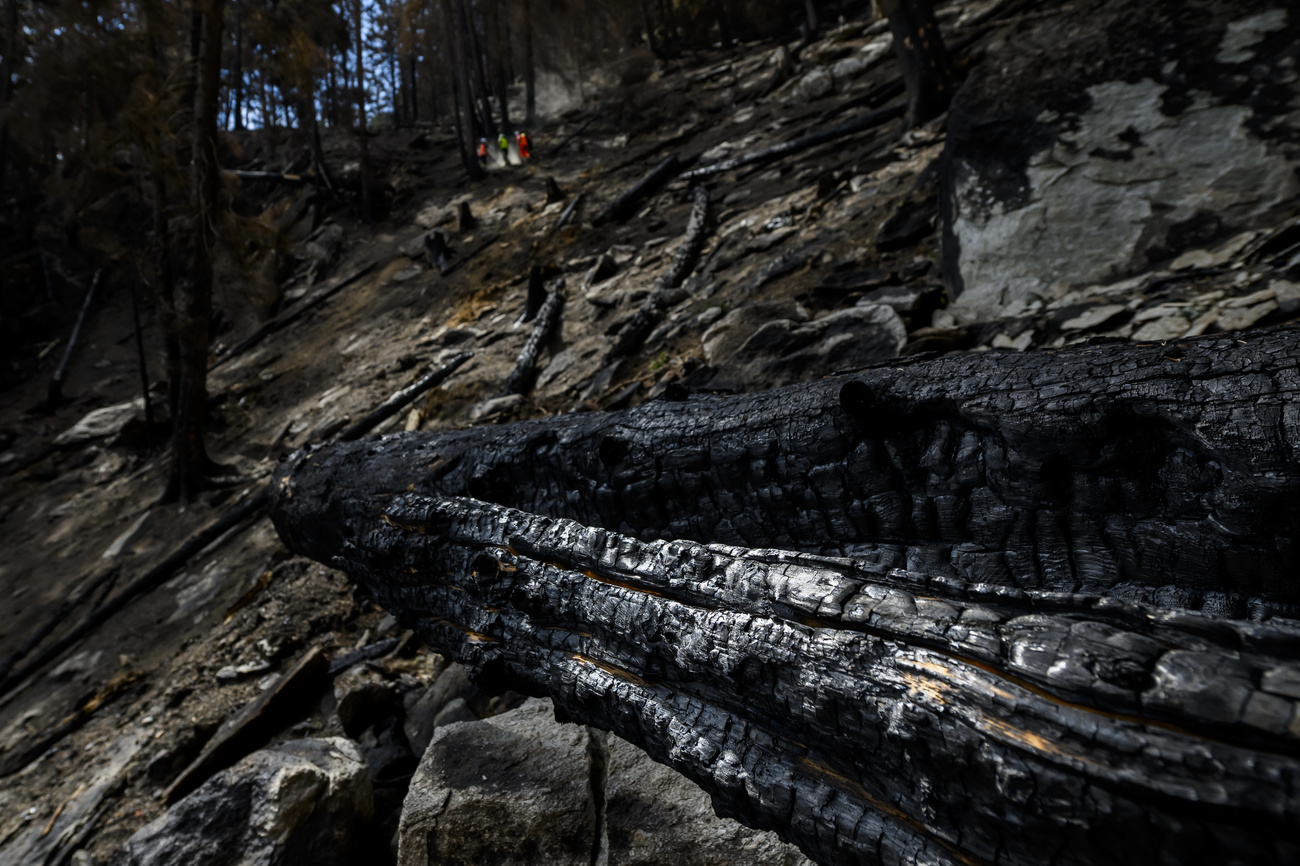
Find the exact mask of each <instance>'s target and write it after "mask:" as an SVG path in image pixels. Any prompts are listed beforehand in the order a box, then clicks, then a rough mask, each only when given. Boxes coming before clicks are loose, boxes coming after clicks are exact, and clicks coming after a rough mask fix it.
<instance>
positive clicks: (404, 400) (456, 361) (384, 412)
mask: <svg viewBox="0 0 1300 866" xmlns="http://www.w3.org/2000/svg"><path fill="white" fill-rule="evenodd" d="M473 357H474V353H473V352H460V353H459V354H456V355H453V356H452V357H451V359H449V360H448V361H447V362H446V363H444V364H442V365H441V366H439V367H438V369H436V370H433V371H431V372H429V373H427V374H426V375H424V376H421V377H420V378H419V379H418V380H416V381H415V382H414V383H412V384H411V385H408V386H407V387H405V388H403V389H402V390H400V391H398V392H397V393H396V394H394V395H393V396H391V397H389V398H388V399H387V400H385V401H384V402H383V403H380V404H379V405H378V406H376V407H375V408H374V409H373V410H372V411H371V412H369V413H367V414H366V416H365V417H364V418H362V419H361V420H360V421H358V422H357V423H355V424H353V425H352V426H351V427H349V428H347V429H346V430H344V431H343V432H342V433H340V434H339V436H338V438H339V441H340V442H351V441H352V440H354V439H360V438H361V437H362V436H364V435H366V434H367V433H369V432H370V431H371V430H373V429H375V428H376V427H378V426H379V425H380V424H382V423H384V422H385V421H387V420H388V419H389V418H391V417H393V416H394V415H396V414H397V413H398V412H400V411H402V409H403V408H404V407H405V406H407V405H409V404H410V403H411V402H412V401H414V400H415V399H416V398H417V397H419V396H420V395H421V394H423V393H425V392H426V391H430V390H432V389H434V388H436V387H438V386H439V385H441V384H442V383H443V382H445V381H447V378H448V377H449V376H451V374H452V373H455V372H456V370H457V369H459V368H460V365H461V364H464V363H465V362H466V361H468V360H469V359H470V358H473Z"/></svg>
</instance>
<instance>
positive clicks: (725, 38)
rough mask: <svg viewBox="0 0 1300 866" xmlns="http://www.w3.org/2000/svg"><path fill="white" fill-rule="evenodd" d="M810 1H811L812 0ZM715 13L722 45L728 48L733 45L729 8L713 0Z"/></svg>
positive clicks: (719, 0) (717, 0) (810, 0)
mask: <svg viewBox="0 0 1300 866" xmlns="http://www.w3.org/2000/svg"><path fill="white" fill-rule="evenodd" d="M808 2H809V3H811V2H812V0H808ZM713 14H714V15H716V16H717V18H718V38H719V39H721V40H722V47H723V48H727V47H729V46H730V45H731V22H729V21H728V20H727V10H726V7H725V6H723V3H722V0H713Z"/></svg>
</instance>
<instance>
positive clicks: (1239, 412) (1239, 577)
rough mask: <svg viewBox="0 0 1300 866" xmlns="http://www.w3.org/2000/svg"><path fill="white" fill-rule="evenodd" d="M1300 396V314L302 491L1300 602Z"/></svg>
mask: <svg viewBox="0 0 1300 866" xmlns="http://www.w3.org/2000/svg"><path fill="white" fill-rule="evenodd" d="M1298 395H1300V331H1297V330H1294V329H1278V330H1269V331H1260V332H1256V333H1254V334H1252V335H1251V336H1250V338H1249V339H1247V340H1246V341H1245V343H1241V342H1238V341H1237V340H1236V339H1234V338H1232V337H1228V336H1223V337H1215V338H1200V339H1195V340H1188V341H1186V342H1185V343H1181V344H1180V345H1179V347H1167V346H1161V345H1124V344H1120V345H1103V346H1090V347H1086V348H1077V349H1070V350H1063V351H1060V352H1054V353H1046V352H1044V353H1034V354H1027V355H1006V354H1002V353H989V354H973V355H958V356H952V357H947V358H940V359H935V360H930V361H912V362H907V361H898V362H890V364H889V365H888V366H886V367H881V368H876V369H871V370H868V371H865V372H862V373H858V374H854V375H849V376H840V377H830V378H827V379H823V380H819V381H817V382H812V383H808V384H805V385H800V386H792V387H790V388H784V389H780V390H777V391H771V392H767V393H762V394H755V395H744V396H734V397H726V398H720V397H711V396H694V397H692V398H691V399H689V400H685V401H676V402H674V401H663V402H653V403H648V404H645V405H643V406H640V407H638V408H636V409H632V410H629V411H626V412H622V413H611V414H601V413H582V414H576V415H565V416H560V417H556V418H548V419H544V420H539V421H532V422H526V423H523V424H520V425H515V426H513V427H510V428H502V427H492V428H487V429H477V428H471V429H468V430H463V431H458V432H454V433H442V434H413V435H412V436H410V437H407V438H402V439H392V440H386V441H385V443H383V444H382V446H375V448H374V449H373V453H371V451H368V450H367V449H361V448H358V449H356V450H351V449H350V448H348V447H345V446H338V447H333V448H331V449H329V450H326V451H318V452H315V454H314V456H313V459H312V462H311V469H310V471H306V468H304V469H303V470H302V471H301V472H300V473H299V476H300V477H298V478H296V480H295V484H298V485H301V497H300V499H301V500H302V501H303V502H313V501H316V500H321V501H323V500H326V499H332V498H333V497H334V494H332V493H331V491H336V492H337V495H338V496H342V497H345V498H347V497H353V496H357V497H362V498H364V497H365V496H369V495H370V494H369V493H366V492H365V491H379V490H404V489H406V488H407V485H408V484H414V485H415V487H414V490H415V492H419V493H425V494H428V495H431V496H434V495H436V496H466V495H469V496H474V497H476V498H479V499H483V500H487V501H492V502H497V503H500V504H504V505H509V506H511V507H516V508H520V509H522V510H525V511H530V512H537V513H542V514H549V515H552V516H556V517H561V516H562V517H567V518H570V519H573V520H577V521H580V522H582V523H585V524H589V525H597V526H609V527H618V528H620V529H621V530H622V531H624V532H626V533H629V534H632V535H637V536H639V537H642V538H645V539H655V538H692V539H695V540H697V541H706V542H721V543H725V544H736V545H743V546H746V547H779V548H784V549H791V550H805V551H809V552H815V553H819V554H827V555H837V556H854V557H858V558H867V559H870V560H872V561H878V562H883V563H885V564H888V565H890V566H897V567H904V566H906V567H909V568H913V569H915V570H918V571H925V572H928V573H931V574H936V575H943V576H948V577H951V578H957V579H962V580H967V581H970V582H972V583H989V584H997V585H1001V586H1011V587H1022V588H1035V589H1044V590H1055V591H1063V592H1096V593H1103V592H1104V593H1106V594H1108V595H1111V596H1115V597H1121V598H1125V599H1128V600H1132V601H1144V602H1151V603H1157V602H1158V603H1161V604H1164V605H1166V606H1172V607H1180V608H1187V609H1195V610H1200V609H1203V608H1204V609H1209V610H1215V611H1220V612H1223V613H1224V614H1225V615H1232V616H1250V615H1269V614H1273V613H1286V614H1287V615H1294V614H1296V613H1300V582H1297V581H1295V580H1294V579H1293V574H1294V567H1295V564H1296V558H1297V553H1296V551H1295V548H1294V546H1293V542H1292V541H1291V539H1294V538H1296V537H1297V536H1298V535H1300V495H1297V493H1298V492H1300V462H1298V461H1297V459H1296V457H1295V456H1294V451H1293V449H1295V448H1296V447H1300V445H1298V443H1300V415H1298V414H1297V413H1295V412H1294V411H1293V410H1292V408H1291V407H1293V406H1294V405H1295V403H1296V399H1297V396H1298ZM503 431H505V432H503ZM434 455H437V457H436V459H435V457H434ZM435 462H436V464H437V467H438V468H437V469H431V470H427V471H426V470H423V469H418V468H416V467H428V466H431V465H433V464H434V463H435ZM285 474H287V473H285V472H280V473H278V476H282V475H285ZM349 490H353V491H354V492H352V493H349V492H348V491H349ZM555 491H570V492H571V495H569V496H567V497H557V496H556V495H555ZM322 544H324V542H322ZM312 548H313V551H314V553H315V554H316V555H319V556H329V555H332V554H333V551H331V550H329V545H328V544H325V545H324V546H323V547H321V546H317V545H316V544H315V543H313V544H312Z"/></svg>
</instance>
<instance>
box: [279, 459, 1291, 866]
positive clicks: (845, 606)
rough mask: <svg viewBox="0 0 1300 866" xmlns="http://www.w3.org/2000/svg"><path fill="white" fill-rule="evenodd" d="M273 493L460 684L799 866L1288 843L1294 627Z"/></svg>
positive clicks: (1263, 854)
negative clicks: (563, 720) (681, 785)
mask: <svg viewBox="0 0 1300 866" xmlns="http://www.w3.org/2000/svg"><path fill="white" fill-rule="evenodd" d="M296 481H297V476H289V477H288V478H282V479H281V480H280V481H279V482H278V484H277V490H276V493H275V501H274V505H273V508H272V514H273V517H274V519H275V520H276V523H277V527H278V528H279V530H280V532H281V534H282V536H283V537H285V538H286V539H288V540H289V541H290V543H291V545H292V546H294V547H295V548H296V549H297V550H299V551H300V552H305V553H309V554H310V555H312V556H316V557H318V558H323V559H324V561H327V562H330V563H331V564H333V565H335V566H336V567H340V568H343V569H345V570H346V571H348V572H349V573H350V574H351V575H352V576H353V577H354V578H355V579H356V580H358V581H359V582H361V583H362V584H363V585H364V586H366V587H367V588H368V589H369V590H370V591H371V592H372V593H373V594H374V595H375V597H376V599H377V600H378V601H379V602H380V603H381V604H383V605H384V606H385V607H387V608H388V609H389V610H391V611H394V612H396V613H398V615H399V617H400V618H401V619H402V621H403V622H405V623H406V624H408V625H410V626H411V627H413V628H415V629H416V630H418V631H419V633H420V634H421V636H422V637H423V638H424V639H425V640H426V641H427V642H428V643H429V644H430V645H432V646H435V647H437V648H439V649H440V650H442V651H444V652H447V653H449V654H450V655H452V656H453V657H455V658H457V659H458V660H460V661H462V662H464V663H465V664H466V665H467V666H468V667H469V668H470V669H471V671H472V673H473V675H474V676H475V677H477V678H483V679H484V680H487V681H492V682H495V683H497V684H498V685H507V686H509V687H511V688H514V689H516V690H521V691H526V692H530V693H534V694H547V695H549V696H551V697H552V698H553V700H554V701H555V702H556V704H557V706H558V707H559V710H560V712H562V713H563V715H565V716H567V717H568V718H569V719H571V720H574V721H579V722H582V723H585V724H592V725H596V726H598V727H602V728H605V729H608V730H611V731H613V732H615V733H617V734H619V735H620V736H622V737H624V738H626V739H628V740H630V741H632V742H634V743H636V744H638V745H639V746H641V747H642V748H644V749H645V750H646V751H647V752H648V753H650V755H651V756H652V757H654V758H655V759H657V760H659V761H661V762H663V763H667V764H669V765H671V766H673V767H674V768H676V769H677V770H679V771H680V772H682V773H684V774H685V775H687V776H688V777H690V778H692V779H693V780H694V781H696V782H697V783H698V784H700V785H701V786H702V787H704V788H705V789H706V790H707V791H708V792H709V793H710V794H711V795H712V797H713V801H714V805H715V807H716V808H717V810H718V811H719V813H721V814H724V815H729V816H731V817H735V818H738V819H740V820H741V821H743V822H745V823H747V824H749V825H751V826H755V827H760V828H769V829H774V830H777V831H778V832H779V833H780V834H781V835H782V836H783V837H784V838H786V839H788V840H790V841H793V842H795V843H797V844H798V845H800V847H802V848H803V849H804V851H806V852H807V853H808V854H809V855H810V856H812V857H814V858H815V859H817V860H818V861H819V862H821V863H826V864H832V863H833V864H841V863H842V864H850V863H941V864H958V863H961V864H972V863H1006V864H1014V863H1024V864H1031V863H1032V864H1036V863H1043V862H1048V861H1049V860H1050V861H1051V862H1054V863H1071V864H1072V863H1079V864H1109V863H1146V862H1151V861H1153V860H1157V861H1159V862H1166V863H1192V862H1206V861H1211V862H1215V861H1227V860H1231V861H1235V862H1283V861H1287V862H1289V861H1290V859H1292V858H1293V857H1294V855H1295V854H1296V853H1297V846H1298V845H1300V831H1298V830H1297V827H1300V821H1298V820H1297V819H1300V795H1297V792H1296V781H1297V778H1298V777H1300V757H1298V756H1300V703H1297V701H1296V698H1300V661H1298V660H1297V656H1298V655H1300V653H1298V652H1297V648H1298V647H1300V624H1297V623H1296V622H1295V621H1292V620H1276V621H1272V622H1250V621H1244V620H1232V619H1227V618H1221V617H1217V616H1214V615H1209V614H1204V613H1187V612H1168V611H1161V610H1158V609H1156V608H1152V607H1150V606H1145V605H1138V604H1132V603H1127V602H1122V601H1118V600H1115V599H1108V598H1105V597H1103V596H1099V595H1092V594H1085V593H1064V592H1056V591H1043V590H1022V589H1015V588H1009V587H998V586H993V585H989V584H969V583H966V582H963V581H959V580H954V579H950V578H939V577H934V576H930V575H925V574H921V573H916V572H909V571H905V570H902V569H891V568H887V567H885V566H881V565H875V564H869V563H864V562H861V561H855V560H852V559H848V558H832V557H823V556H818V555H815V554H807V553H798V552H788V551H779V550H772V549H766V550H763V549H758V550H753V549H744V548H737V547H732V546H727V545H721V544H711V545H704V544H699V543H696V542H691V541H649V542H644V541H639V540H637V539H635V538H632V537H630V536H627V535H623V534H620V533H617V532H612V531H609V530H605V529H601V528H598V527H590V526H584V525H582V524H580V523H576V522H574V521H570V520H566V519H563V518H554V517H545V516H540V515H536V514H529V513H526V512H522V511H518V510H516V509H511V508H506V507H503V506H499V505H494V504H490V503H486V502H483V501H480V500H474V499H468V498H433V497H428V496H423V495H420V494H415V493H411V494H402V493H399V494H397V495H395V496H391V497H376V496H368V497H364V498H361V499H352V498H348V495H347V494H344V496H343V497H342V498H340V499H335V500H333V501H330V502H326V501H323V500H319V499H317V500H314V501H310V500H306V499H304V497H303V496H302V490H301V489H300V488H299V487H298V485H297V484H296ZM304 532H305V533H307V534H306V535H304ZM326 536H329V538H328V540H326ZM307 537H310V538H311V539H312V540H311V541H310V542H308V543H306V544H304V543H302V542H303V539H304V538H307Z"/></svg>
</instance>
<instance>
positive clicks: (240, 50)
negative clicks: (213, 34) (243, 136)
mask: <svg viewBox="0 0 1300 866" xmlns="http://www.w3.org/2000/svg"><path fill="white" fill-rule="evenodd" d="M230 86H231V88H232V89H233V90H234V91H235V129H239V130H242V129H243V128H244V3H243V0H235V68H234V69H233V70H231V73H230Z"/></svg>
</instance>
